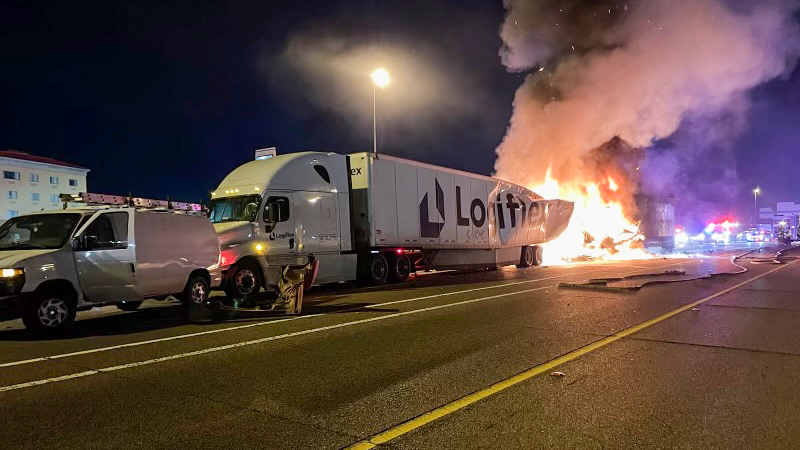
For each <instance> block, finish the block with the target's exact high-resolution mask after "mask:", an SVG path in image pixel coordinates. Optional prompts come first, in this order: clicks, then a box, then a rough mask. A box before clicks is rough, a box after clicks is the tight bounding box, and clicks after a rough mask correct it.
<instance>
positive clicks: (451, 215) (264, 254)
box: [209, 152, 573, 300]
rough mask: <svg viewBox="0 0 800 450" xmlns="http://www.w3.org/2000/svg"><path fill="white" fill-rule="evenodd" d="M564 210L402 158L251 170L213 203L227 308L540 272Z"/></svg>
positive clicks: (358, 157) (369, 156) (283, 161)
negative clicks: (357, 286) (482, 274)
mask: <svg viewBox="0 0 800 450" xmlns="http://www.w3.org/2000/svg"><path fill="white" fill-rule="evenodd" d="M572 211H573V204H572V203H571V202H567V201H562V200H545V199H543V198H542V197H540V196H539V195H537V194H536V193H534V192H532V191H530V190H529V189H526V188H524V187H522V186H519V185H516V184H513V183H510V182H507V181H503V180H500V179H496V178H492V177H488V176H483V175H477V174H473V173H468V172H463V171H460V170H453V169H448V168H444V167H439V166H434V165H430V164H424V163H420V162H416V161H411V160H408V159H402V158H397V157H392V156H388V155H380V156H379V155H377V154H375V153H367V152H364V153H354V154H348V155H342V154H336V153H324V152H300V153H292V154H285V155H280V156H272V157H268V158H263V157H262V158H260V159H256V160H254V161H250V162H248V163H246V164H244V165H242V166H240V167H238V168H236V169H235V170H233V171H232V172H231V173H230V174H228V176H226V177H225V178H224V179H223V180H222V182H221V183H220V184H219V186H218V187H217V189H216V190H215V191H214V192H213V193H212V198H211V203H210V206H209V216H210V219H211V221H212V223H213V224H214V227H215V229H216V231H217V233H218V237H219V241H220V248H221V253H220V268H221V269H222V271H223V273H224V282H223V286H224V288H225V290H226V293H227V294H228V297H229V298H235V299H245V300H246V299H247V298H248V296H252V295H253V294H255V293H257V292H258V291H259V290H260V289H261V288H262V287H265V288H267V289H271V290H274V291H277V288H278V285H279V282H280V280H281V277H282V276H283V275H285V273H286V270H287V268H305V279H304V281H303V283H304V285H305V286H306V287H307V286H310V285H312V284H324V283H335V282H340V281H350V280H360V281H361V282H364V283H367V284H382V283H386V282H387V281H403V280H405V279H406V278H407V277H408V276H409V275H410V274H411V273H412V272H413V271H414V270H415V269H416V267H423V268H425V269H467V268H496V267H501V266H506V265H512V264H516V265H518V266H519V267H527V266H531V265H538V264H540V263H541V258H542V249H541V247H540V246H539V245H537V244H540V243H543V242H546V241H548V240H551V239H554V238H556V237H558V235H559V234H561V233H562V232H563V231H564V230H565V229H566V227H567V224H568V222H569V219H570V217H571V215H572Z"/></svg>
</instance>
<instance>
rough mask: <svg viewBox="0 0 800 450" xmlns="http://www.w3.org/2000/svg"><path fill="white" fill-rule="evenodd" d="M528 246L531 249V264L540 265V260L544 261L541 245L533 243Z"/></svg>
mask: <svg viewBox="0 0 800 450" xmlns="http://www.w3.org/2000/svg"><path fill="white" fill-rule="evenodd" d="M530 248H532V249H533V265H534V266H541V265H542V261H544V260H543V259H542V257H543V255H544V249H543V248H542V246H541V245H534V246H533V247H530Z"/></svg>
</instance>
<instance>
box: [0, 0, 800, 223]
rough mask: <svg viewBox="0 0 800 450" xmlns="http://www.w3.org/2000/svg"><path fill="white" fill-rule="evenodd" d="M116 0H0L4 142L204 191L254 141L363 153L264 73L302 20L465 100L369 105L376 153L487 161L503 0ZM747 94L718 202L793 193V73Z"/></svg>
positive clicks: (494, 135) (124, 183) (169, 192)
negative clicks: (419, 111)
mask: <svg viewBox="0 0 800 450" xmlns="http://www.w3.org/2000/svg"><path fill="white" fill-rule="evenodd" d="M34 3H35V4H34ZM114 3H116V2H91V3H85V2H55V3H52V4H46V3H45V2H14V1H8V0H7V1H5V2H3V4H2V6H0V30H2V31H0V54H2V58H3V60H2V61H3V63H2V70H1V71H0V93H2V96H1V98H2V112H0V114H1V115H2V117H0V119H1V120H0V148H17V149H22V150H27V151H30V152H32V153H36V154H41V155H46V156H51V157H55V158H60V159H64V160H67V161H70V162H74V163H78V164H82V165H85V166H87V167H89V168H91V169H92V172H91V173H90V174H89V188H90V190H92V191H97V192H108V193H127V192H128V191H132V192H133V193H135V194H137V195H142V196H151V197H161V198H163V197H166V196H172V197H173V198H176V199H186V200H198V199H201V198H202V199H203V200H205V198H206V196H207V194H208V192H209V191H210V190H211V189H213V188H214V187H215V186H216V185H217V184H218V183H219V182H220V181H221V180H222V178H223V177H224V176H225V174H226V173H227V172H229V171H230V170H231V169H233V168H234V167H236V166H238V165H239V164H241V163H243V162H246V161H248V160H249V159H251V158H252V152H253V149H255V148H259V147H265V146H277V147H278V149H279V152H286V151H297V150H303V149H309V150H330V151H338V152H342V153H349V152H353V151H361V150H366V149H369V148H370V146H371V130H370V129H369V127H367V126H363V124H361V125H356V124H354V122H353V121H350V120H347V118H343V116H342V113H341V110H337V109H335V108H326V107H321V106H320V104H319V103H318V102H317V103H314V102H310V101H307V100H303V97H302V95H301V94H303V92H304V90H307V89H308V86H307V85H304V84H302V83H300V82H294V81H293V79H292V78H291V77H284V78H280V77H278V78H275V77H272V76H271V75H270V74H271V73H273V72H274V73H277V74H280V73H282V70H281V69H282V68H281V67H279V65H280V61H279V59H278V57H279V55H280V54H281V52H283V50H284V49H285V48H286V45H287V42H288V41H289V39H290V38H291V37H292V36H293V35H294V34H295V33H297V32H298V31H299V30H304V31H309V30H311V31H316V30H323V31H325V32H330V33H332V34H335V35H337V36H343V37H344V38H345V39H346V40H347V41H348V42H359V43H363V44H364V45H375V46H379V47H383V46H386V47H387V48H388V47H394V48H397V47H400V48H404V49H405V50H406V51H407V52H408V53H409V54H411V55H415V54H425V55H427V58H428V59H427V60H426V61H427V62H426V65H425V66H423V67H424V69H423V70H428V71H432V72H437V71H438V72H442V73H446V75H447V77H449V78H451V79H452V80H453V84H454V85H455V87H454V88H453V90H452V91H451V92H449V93H448V95H450V96H452V97H458V99H464V101H455V102H453V106H449V108H451V109H450V110H449V111H448V110H447V109H441V110H436V109H434V110H432V111H431V112H430V114H428V115H426V116H425V117H424V119H421V120H424V122H425V123H424V124H420V127H421V128H422V127H424V128H425V130H426V131H425V132H420V133H419V134H417V133H414V132H413V130H414V124H413V121H406V122H404V124H403V125H402V126H401V125H397V126H394V125H392V123H389V122H391V121H390V120H388V119H389V118H385V117H381V119H382V121H384V119H385V122H387V123H386V124H384V125H382V126H381V128H380V132H381V139H380V140H381V148H382V151H385V152H387V153H391V154H395V155H398V156H405V157H410V158H414V159H418V160H423V161H426V162H430V163H434V164H442V165H447V166H450V167H455V168H459V169H464V170H468V171H473V172H481V173H487V174H488V173H490V172H491V171H492V165H493V162H494V159H495V158H494V149H495V147H496V146H497V144H498V143H499V142H500V140H501V139H502V137H503V135H504V133H505V129H506V126H507V124H508V119H509V117H510V115H511V107H512V99H513V95H514V92H515V90H516V88H517V87H518V86H519V85H520V84H521V82H522V78H521V75H518V74H510V73H508V72H506V70H505V69H504V68H503V67H502V65H501V64H500V61H499V58H498V56H497V51H498V48H499V47H500V45H501V41H500V38H499V37H498V28H499V26H500V23H501V21H502V18H503V7H502V2H500V1H499V0H498V1H486V0H460V1H449V2H438V3H437V2H429V1H420V0H411V1H404V2H382V1H375V0H343V1H313V0H310V1H305V2H230V3H227V4H223V3H207V2H157V3H150V4H146V3H144V2H129V3H128V4H124V3H123V4H114ZM431 55H434V58H431ZM424 76H425V74H421V77H424ZM276 79H277V80H279V81H277V82H276V81H275V80H276ZM400 81H405V82H410V81H409V80H400ZM400 81H398V82H400ZM316 84H317V86H316V89H317V90H325V89H326V88H327V87H328V86H326V85H325V81H324V79H323V80H322V81H321V82H320V81H319V80H317V82H316ZM330 89H331V90H333V89H335V86H334V85H333V84H332V85H331V86H330ZM364 89H371V87H370V86H369V80H368V79H365V80H364ZM301 91H302V92H301ZM365 92H368V93H370V94H371V92H370V91H365ZM348 95H349V94H348ZM752 96H753V100H754V108H753V110H752V113H751V122H750V129H749V131H748V132H747V133H745V134H744V135H743V136H742V137H741V138H740V139H739V140H738V141H737V142H736V143H735V148H736V163H737V167H738V170H739V175H740V178H741V181H742V188H741V191H742V195H741V197H742V201H741V204H740V205H727V206H728V207H730V208H735V207H739V208H740V210H746V208H747V207H748V205H752V203H748V202H752V196H751V194H749V192H750V189H752V186H754V185H755V184H759V185H761V187H762V189H763V190H764V192H765V195H764V197H763V200H762V201H764V202H768V201H777V200H784V199H786V200H796V201H800V179H798V176H797V175H796V173H797V172H798V169H800V150H799V149H798V142H800V127H799V126H798V123H800V109H799V107H798V105H800V72H798V71H797V70H795V71H794V73H793V75H792V76H791V77H790V78H788V79H785V80H778V81H774V82H771V83H769V84H768V85H765V86H762V87H760V88H758V89H757V90H756V91H755V92H754V93H753V94H752ZM362 100H363V106H364V109H365V111H368V112H369V111H371V96H370V95H363V98H362V97H358V98H357V99H356V104H358V102H359V101H362ZM459 109H463V111H459ZM382 123H383V122H382ZM432 130H433V131H432ZM701 163H707V164H714V162H713V161H711V162H701ZM748 199H749V200H748ZM750 208H752V206H750Z"/></svg>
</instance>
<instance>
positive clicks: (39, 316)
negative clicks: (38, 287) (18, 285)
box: [22, 292, 76, 337]
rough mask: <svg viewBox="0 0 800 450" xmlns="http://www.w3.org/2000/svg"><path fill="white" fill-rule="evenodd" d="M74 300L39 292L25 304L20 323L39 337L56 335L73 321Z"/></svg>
mask: <svg viewBox="0 0 800 450" xmlns="http://www.w3.org/2000/svg"><path fill="white" fill-rule="evenodd" d="M75 313H76V309H75V302H74V301H73V300H72V299H71V298H69V297H66V296H64V295H63V294H57V293H52V292H41V293H37V294H35V295H34V297H33V300H32V301H30V302H28V303H27V304H26V305H25V311H24V314H23V316H22V323H24V324H25V328H27V329H28V330H30V331H32V332H33V333H34V334H36V335H38V336H41V337H53V336H58V335H60V334H62V333H63V332H64V330H66V329H67V328H68V327H69V326H70V325H71V324H72V322H74V321H75Z"/></svg>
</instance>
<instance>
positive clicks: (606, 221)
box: [531, 168, 654, 265]
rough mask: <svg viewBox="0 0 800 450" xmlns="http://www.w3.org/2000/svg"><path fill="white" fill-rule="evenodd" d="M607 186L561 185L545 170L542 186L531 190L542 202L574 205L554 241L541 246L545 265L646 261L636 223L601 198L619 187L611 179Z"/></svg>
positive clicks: (618, 204)
mask: <svg viewBox="0 0 800 450" xmlns="http://www.w3.org/2000/svg"><path fill="white" fill-rule="evenodd" d="M606 181H607V183H608V184H607V186H603V187H602V188H603V189H601V186H600V185H598V184H596V183H569V184H561V183H559V182H558V180H555V179H553V178H552V171H551V170H550V168H548V169H547V173H546V174H545V180H544V182H543V183H542V184H540V185H538V186H534V187H532V188H531V190H532V191H534V192H536V193H537V194H539V195H541V196H542V197H543V198H545V199H557V198H560V199H564V200H569V201H572V202H575V211H574V212H573V214H572V219H571V220H570V223H569V226H568V227H567V229H566V231H564V233H563V234H562V235H561V236H559V237H558V239H556V240H554V241H551V242H547V243H545V244H543V246H544V263H545V264H550V265H554V264H564V263H566V262H571V261H576V260H596V259H603V260H627V259H648V258H653V257H654V256H653V255H650V254H648V253H647V252H645V250H644V246H643V244H642V240H643V239H642V236H641V235H640V234H639V224H638V223H635V222H631V221H630V220H629V219H627V218H626V216H625V212H624V211H623V207H622V204H621V203H619V202H617V201H613V200H608V199H604V196H603V192H608V191H609V190H610V191H611V192H612V193H616V192H617V191H618V190H619V188H620V186H619V185H618V184H617V183H616V182H615V181H614V180H613V179H612V178H611V177H608V178H607V179H606Z"/></svg>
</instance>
